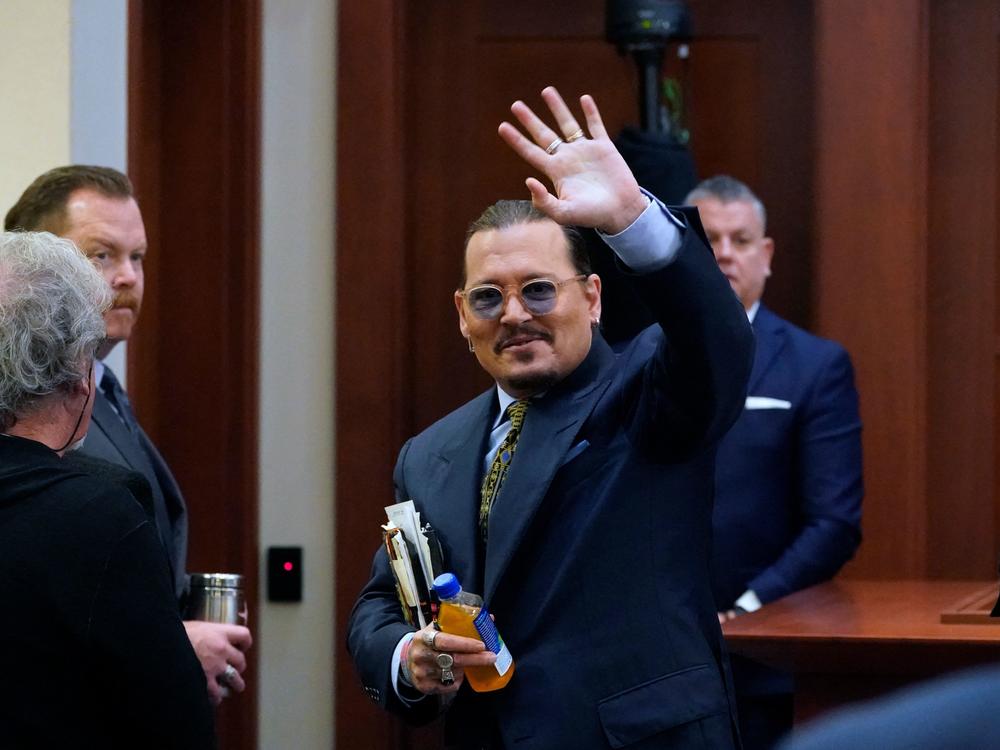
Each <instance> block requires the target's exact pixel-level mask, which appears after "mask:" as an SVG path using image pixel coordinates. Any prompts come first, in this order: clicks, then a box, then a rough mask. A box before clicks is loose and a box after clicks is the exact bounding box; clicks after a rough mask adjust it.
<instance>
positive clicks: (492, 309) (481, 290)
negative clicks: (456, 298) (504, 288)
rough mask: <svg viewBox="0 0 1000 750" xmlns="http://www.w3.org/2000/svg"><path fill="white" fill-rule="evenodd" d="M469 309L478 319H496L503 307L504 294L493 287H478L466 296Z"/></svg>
mask: <svg viewBox="0 0 1000 750" xmlns="http://www.w3.org/2000/svg"><path fill="white" fill-rule="evenodd" d="M466 299H467V300H468V301H469V307H470V308H472V312H473V314H475V315H476V317H478V318H494V317H496V315H497V313H499V312H500V308H502V307H503V292H501V291H500V290H499V289H496V288H494V287H492V286H477V287H476V288H475V289H470V290H469V291H468V293H467V294H466Z"/></svg>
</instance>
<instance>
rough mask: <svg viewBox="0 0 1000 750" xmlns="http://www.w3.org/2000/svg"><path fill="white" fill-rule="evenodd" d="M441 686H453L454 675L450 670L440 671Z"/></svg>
mask: <svg viewBox="0 0 1000 750" xmlns="http://www.w3.org/2000/svg"><path fill="white" fill-rule="evenodd" d="M441 684H442V685H454V684H455V673H454V672H452V671H451V670H450V669H442V670H441Z"/></svg>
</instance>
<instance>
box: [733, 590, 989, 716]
mask: <svg viewBox="0 0 1000 750" xmlns="http://www.w3.org/2000/svg"><path fill="white" fill-rule="evenodd" d="M991 585H992V586H993V587H994V590H996V586H997V584H996V582H994V583H992V584H991V583H990V582H988V581H851V580H844V581H833V582H830V583H824V584H821V585H819V586H814V587H812V588H810V589H806V590H804V591H800V592H798V593H795V594H792V595H791V596H788V597H786V598H784V599H781V600H780V601H777V602H772V603H771V604H768V605H767V606H766V607H764V608H763V609H761V610H759V611H758V612H754V613H752V614H747V615H743V616H741V617H738V618H736V619H735V620H732V621H730V622H728V623H726V624H725V626H724V627H723V632H724V633H725V635H726V642H727V643H728V644H729V648H730V650H731V651H733V652H734V653H738V654H742V655H744V656H748V657H750V658H752V659H756V660H758V661H761V662H764V663H767V664H771V665H773V666H777V667H780V668H782V669H785V670H788V671H791V672H793V673H794V674H795V680H796V691H795V716H796V721H798V720H802V719H807V718H810V717H812V716H814V715H816V714H818V713H821V712H823V711H825V710H827V709H829V708H833V707H835V706H838V705H842V704H843V703H847V702H851V701H854V700H861V699H867V698H871V697H874V696H876V695H879V694H881V693H884V692H887V691H888V690H891V689H894V688H896V687H899V686H901V685H904V684H906V683H909V682H915V681H917V680H921V679H926V678H928V677H932V676H934V675H939V674H943V673H945V672H950V671H953V670H955V669H960V668H962V667H968V666H972V665H975V664H982V663H985V662H991V661H1000V621H997V622H991V623H988V624H982V625H978V624H962V623H949V624H945V623H942V622H941V613H942V612H944V611H946V610H950V609H953V608H954V607H955V606H956V605H958V604H959V603H961V602H962V601H967V600H968V599H969V597H971V596H973V595H975V594H976V593H977V592H980V591H982V590H983V589H985V588H986V587H988V586H991Z"/></svg>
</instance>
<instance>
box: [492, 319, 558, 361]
mask: <svg viewBox="0 0 1000 750" xmlns="http://www.w3.org/2000/svg"><path fill="white" fill-rule="evenodd" d="M524 337H530V338H533V339H541V340H542V341H548V342H551V341H552V334H551V333H549V332H548V331H546V330H545V329H544V328H537V327H535V326H531V325H522V326H517V327H516V328H511V329H508V330H505V331H503V332H502V333H501V335H500V338H498V339H497V342H496V343H495V344H494V345H493V351H494V353H496V354H499V353H500V352H501V351H502V350H503V349H506V348H507V347H508V346H510V344H511V342H512V341H514V340H515V339H519V338H524ZM518 343H520V342H518Z"/></svg>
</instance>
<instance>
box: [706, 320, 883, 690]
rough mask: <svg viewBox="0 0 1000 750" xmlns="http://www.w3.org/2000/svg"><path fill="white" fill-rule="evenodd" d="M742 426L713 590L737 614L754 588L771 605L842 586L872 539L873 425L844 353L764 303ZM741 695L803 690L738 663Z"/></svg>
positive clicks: (727, 480)
mask: <svg viewBox="0 0 1000 750" xmlns="http://www.w3.org/2000/svg"><path fill="white" fill-rule="evenodd" d="M753 327H754V333H755V335H756V339H757V348H756V352H755V354H754V364H753V371H752V373H751V375H750V384H749V387H748V390H747V403H746V406H745V408H744V409H743V413H742V414H741V415H740V418H739V419H738V420H736V424H735V425H733V428H732V429H731V430H730V431H729V433H728V434H727V435H726V436H725V437H724V438H723V439H722V440H721V441H720V443H719V451H718V458H717V461H716V499H715V513H714V518H713V527H714V531H715V542H714V552H713V589H714V591H715V597H716V603H717V605H718V607H719V609H720V610H728V609H730V608H732V607H733V604H734V602H735V601H736V599H737V598H738V597H740V596H741V595H742V594H743V593H744V592H745V591H746V590H747V589H751V590H753V591H754V593H756V594H757V596H758V598H759V599H760V600H761V602H762V603H764V604H767V603H768V602H771V601H774V600H775V599H778V598H780V597H783V596H785V595H787V594H790V593H792V592H794V591H798V590H799V589H803V588H806V587H808V586H812V585H813V584H816V583H820V582H821V581H825V580H827V579H829V578H831V577H832V576H833V575H834V574H835V573H836V572H837V571H838V570H839V569H840V567H841V566H842V565H843V564H844V563H845V562H847V560H849V559H850V557H851V556H852V555H853V554H854V551H855V550H856V549H857V546H858V544H859V543H860V541H861V498H862V494H863V488H862V479H861V420H860V417H859V416H858V394H857V390H856V389H855V387H854V371H853V369H852V367H851V361H850V358H849V357H848V355H847V352H846V351H845V350H844V349H843V347H841V346H840V345H838V344H836V343H834V342H832V341H829V340H826V339H822V338H819V337H818V336H813V335H812V334H809V333H806V332H805V331H803V330H802V329H800V328H797V327H795V326H793V325H792V324H791V323H788V322H787V321H785V320H782V319H781V318H779V317H778V316H777V315H775V314H774V313H772V312H771V311H770V310H768V309H767V308H766V307H764V306H763V305H761V306H760V307H759V308H758V310H757V315H756V316H755V318H754V324H753ZM733 664H734V674H735V676H736V688H737V691H738V692H746V693H751V694H752V693H771V692H786V691H789V690H790V689H791V681H790V679H789V678H787V677H783V676H781V675H780V674H779V673H776V672H774V671H773V670H768V669H765V668H761V667H758V666H757V665H753V664H750V663H748V662H747V661H746V660H742V659H738V658H734V660H733Z"/></svg>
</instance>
